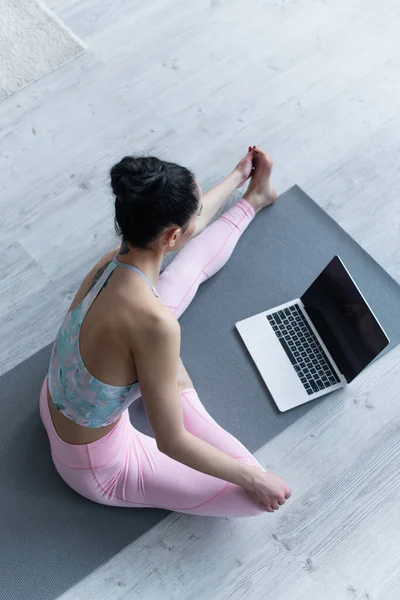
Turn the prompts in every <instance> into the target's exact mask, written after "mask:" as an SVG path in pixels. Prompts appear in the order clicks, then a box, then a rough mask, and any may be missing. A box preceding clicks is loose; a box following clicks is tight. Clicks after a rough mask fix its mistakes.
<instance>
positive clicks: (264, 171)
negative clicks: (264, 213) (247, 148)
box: [243, 146, 277, 214]
mask: <svg viewBox="0 0 400 600" xmlns="http://www.w3.org/2000/svg"><path fill="white" fill-rule="evenodd" d="M273 164H274V163H273V160H272V158H271V156H270V155H269V154H267V153H266V152H264V150H261V148H259V147H258V146H255V147H254V150H253V166H254V171H253V174H252V176H251V180H250V184H249V187H248V188H247V191H246V193H245V194H244V196H243V198H244V199H245V200H247V202H249V204H251V205H252V207H253V208H254V210H255V212H256V214H257V213H258V212H259V211H260V210H261V209H263V208H265V207H266V206H270V205H271V204H273V203H274V202H275V200H276V196H277V194H276V189H275V187H274V186H273V185H272V182H271V172H272V167H273Z"/></svg>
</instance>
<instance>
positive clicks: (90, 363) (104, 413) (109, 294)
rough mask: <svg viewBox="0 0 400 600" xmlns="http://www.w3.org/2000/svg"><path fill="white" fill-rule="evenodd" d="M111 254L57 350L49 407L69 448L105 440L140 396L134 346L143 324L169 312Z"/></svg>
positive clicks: (73, 310) (76, 304)
mask: <svg viewBox="0 0 400 600" xmlns="http://www.w3.org/2000/svg"><path fill="white" fill-rule="evenodd" d="M110 254H111V253H109V254H107V255H106V256H105V257H103V259H102V260H101V261H100V262H99V263H98V264H97V265H96V267H95V268H94V269H92V271H91V272H90V273H89V274H88V276H87V277H86V278H85V280H84V281H83V283H82V285H81V287H80V289H79V291H78V293H77V295H76V297H75V299H74V301H73V303H72V304H71V307H70V309H69V311H68V313H67V315H66V317H65V320H64V322H63V323H62V325H61V327H60V330H59V332H58V335H57V338H56V340H55V343H54V346H53V352H52V357H51V361H50V367H49V377H48V380H49V390H48V396H49V407H50V411H51V415H52V419H53V423H54V426H55V428H56V431H57V433H58V434H59V436H60V437H61V438H62V439H63V440H64V441H66V442H68V443H75V444H85V443H89V442H91V441H94V440H96V439H99V438H101V437H103V436H104V435H105V434H106V433H108V431H110V430H111V429H112V428H113V426H114V425H115V423H116V422H117V421H118V420H119V417H120V415H121V413H122V412H123V411H124V410H125V409H126V408H127V407H128V406H129V404H130V403H131V402H132V401H133V400H135V399H136V398H138V397H139V396H140V389H139V385H138V382H137V372H136V367H135V361H134V357H133V355H132V351H131V345H132V344H131V341H132V339H134V335H135V329H136V328H137V327H138V326H139V325H140V324H143V322H144V321H146V320H147V318H152V317H153V316H154V314H157V312H160V311H161V312H163V311H164V310H165V309H164V307H163V306H162V304H161V302H160V301H159V300H158V299H157V298H156V292H155V290H154V289H153V290H152V289H151V288H150V285H151V282H149V281H147V282H145V281H143V274H142V273H141V272H137V271H136V272H135V270H134V269H135V268H134V267H131V266H130V265H124V263H122V262H121V261H119V260H118V259H115V252H114V253H113V255H112V256H111V257H110ZM110 258H111V259H112V260H110ZM113 259H115V260H113ZM118 266H123V267H126V268H121V269H120V268H117V267H118ZM127 268H129V269H130V271H131V273H129V275H128V276H127V273H126V269H127ZM132 271H133V272H132ZM141 275H142V276H141ZM144 278H146V277H145V276H144ZM146 279H147V278H146ZM148 283H149V284H150V285H148Z"/></svg>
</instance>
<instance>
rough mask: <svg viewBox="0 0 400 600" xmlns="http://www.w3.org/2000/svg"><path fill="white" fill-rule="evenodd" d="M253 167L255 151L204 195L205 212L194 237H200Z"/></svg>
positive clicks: (248, 175)
mask: <svg viewBox="0 0 400 600" xmlns="http://www.w3.org/2000/svg"><path fill="white" fill-rule="evenodd" d="M252 167H253V151H252V150H251V151H250V149H249V152H248V153H247V154H246V156H245V157H244V158H242V160H241V161H240V162H239V163H238V164H237V165H236V167H235V168H234V169H233V171H232V173H230V175H228V177H225V179H223V180H222V181H221V182H220V183H218V184H217V185H216V186H215V187H213V188H211V190H209V191H208V192H206V193H205V194H203V199H202V201H203V210H202V213H201V215H200V216H199V218H198V219H197V224H196V230H195V232H194V234H193V236H192V237H195V236H196V235H198V234H199V233H200V232H201V231H203V229H205V228H206V227H207V225H208V224H209V223H210V222H211V221H212V219H213V218H214V217H215V215H216V214H217V212H218V211H219V209H220V208H221V206H222V205H223V203H224V202H225V200H226V199H227V198H229V196H230V195H231V194H232V192H233V191H234V190H236V189H237V188H239V187H241V186H242V185H243V184H244V183H245V182H246V180H247V179H248V178H249V177H250V175H251V171H252Z"/></svg>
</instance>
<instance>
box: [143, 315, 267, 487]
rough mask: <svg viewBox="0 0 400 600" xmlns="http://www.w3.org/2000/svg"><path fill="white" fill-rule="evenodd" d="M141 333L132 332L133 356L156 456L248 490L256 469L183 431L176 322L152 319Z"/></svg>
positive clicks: (171, 319)
mask: <svg viewBox="0 0 400 600" xmlns="http://www.w3.org/2000/svg"><path fill="white" fill-rule="evenodd" d="M149 321H150V320H149ZM141 329H142V331H141V332H135V339H134V340H133V341H134V347H133V352H134V356H135V364H136V369H137V373H138V378H139V381H140V387H141V391H142V396H143V401H144V405H145V408H146V412H147V416H148V419H149V423H150V425H151V428H152V430H153V432H154V436H155V439H156V442H157V446H158V448H159V450H160V451H161V452H163V453H164V454H167V455H168V456H170V457H171V458H173V459H174V460H177V461H179V462H181V463H183V464H185V465H187V466H189V467H191V468H192V469H196V470H197V471H201V472H203V473H206V474H208V475H212V476H214V477H218V478H219V479H223V480H225V481H230V482H232V483H235V484H237V485H240V486H242V487H244V488H246V489H251V488H252V483H253V478H254V477H256V473H257V471H258V469H255V468H254V467H250V466H249V465H246V464H244V463H242V462H240V461H238V460H235V459H233V458H231V457H230V456H228V455H227V454H225V453H224V452H222V451H220V450H218V449H217V448H214V446H211V445H210V444H208V443H207V442H204V441H203V440H201V439H200V438H198V437H196V436H194V435H192V434H191V433H189V432H188V431H186V429H185V427H184V423H183V415H182V407H181V402H180V398H179V393H178V385H177V370H178V362H179V355H180V327H179V324H178V323H177V321H175V320H174V319H173V317H172V316H171V315H169V313H168V315H167V314H165V315H162V316H161V317H160V316H158V315H157V316H153V317H152V319H151V323H148V324H147V325H144V326H142V328H141Z"/></svg>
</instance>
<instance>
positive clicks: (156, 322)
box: [136, 302, 180, 340]
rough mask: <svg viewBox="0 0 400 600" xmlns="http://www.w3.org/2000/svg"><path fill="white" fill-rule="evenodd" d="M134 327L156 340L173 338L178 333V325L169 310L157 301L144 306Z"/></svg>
mask: <svg viewBox="0 0 400 600" xmlns="http://www.w3.org/2000/svg"><path fill="white" fill-rule="evenodd" d="M136 329H137V330H138V331H139V332H140V333H142V334H144V335H148V336H151V337H152V338H157V339H158V340H163V339H168V338H171V337H172V338H175V337H176V336H179V335H180V325H179V323H178V321H177V320H176V318H175V317H174V316H173V315H172V314H171V312H170V311H169V310H168V308H166V307H165V306H163V305H160V303H159V302H157V303H154V304H151V305H148V306H146V307H145V308H144V310H143V312H142V314H141V319H140V321H139V322H138V323H137V326H136Z"/></svg>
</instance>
